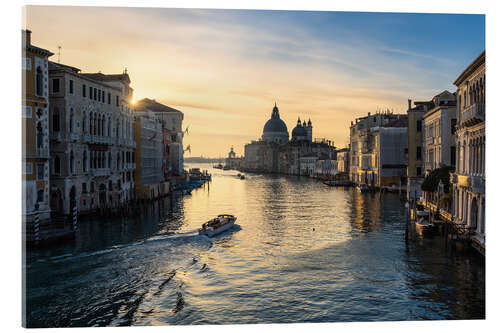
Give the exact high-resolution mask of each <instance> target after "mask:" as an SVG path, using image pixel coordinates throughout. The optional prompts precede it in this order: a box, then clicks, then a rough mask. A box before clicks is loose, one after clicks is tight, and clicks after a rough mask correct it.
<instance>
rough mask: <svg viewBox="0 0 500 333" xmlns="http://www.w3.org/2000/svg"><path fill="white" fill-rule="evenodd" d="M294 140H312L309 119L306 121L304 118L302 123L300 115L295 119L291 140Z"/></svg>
mask: <svg viewBox="0 0 500 333" xmlns="http://www.w3.org/2000/svg"><path fill="white" fill-rule="evenodd" d="M296 141H309V142H311V141H312V123H311V119H309V121H308V122H307V125H306V121H305V120H304V123H302V124H301V123H300V117H299V119H298V120H297V126H295V128H294V129H293V131H292V142H296Z"/></svg>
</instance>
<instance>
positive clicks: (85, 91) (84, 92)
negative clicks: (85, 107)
mask: <svg viewBox="0 0 500 333" xmlns="http://www.w3.org/2000/svg"><path fill="white" fill-rule="evenodd" d="M82 97H87V86H86V85H85V84H84V85H82Z"/></svg>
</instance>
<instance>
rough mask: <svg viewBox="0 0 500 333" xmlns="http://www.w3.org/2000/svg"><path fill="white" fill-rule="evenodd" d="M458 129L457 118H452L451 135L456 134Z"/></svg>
mask: <svg viewBox="0 0 500 333" xmlns="http://www.w3.org/2000/svg"><path fill="white" fill-rule="evenodd" d="M456 131H457V120H456V119H452V120H451V135H453V134H455V132H456Z"/></svg>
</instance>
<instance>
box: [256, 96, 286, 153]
mask: <svg viewBox="0 0 500 333" xmlns="http://www.w3.org/2000/svg"><path fill="white" fill-rule="evenodd" d="M288 137H289V135H288V129H287V127H286V124H285V122H284V121H283V120H281V119H280V112H279V110H278V107H277V106H276V103H274V108H273V112H272V113H271V119H269V120H268V121H267V122H266V124H265V125H264V131H263V133H262V141H266V142H275V143H278V144H286V143H288Z"/></svg>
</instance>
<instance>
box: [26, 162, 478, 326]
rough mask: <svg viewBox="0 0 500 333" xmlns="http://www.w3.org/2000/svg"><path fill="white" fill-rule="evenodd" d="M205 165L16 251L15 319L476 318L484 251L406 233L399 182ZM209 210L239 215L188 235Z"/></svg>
mask: <svg viewBox="0 0 500 333" xmlns="http://www.w3.org/2000/svg"><path fill="white" fill-rule="evenodd" d="M207 167H209V166H202V168H207ZM211 172H213V174H214V175H213V181H212V183H211V184H210V186H208V185H205V187H204V188H201V189H198V190H194V191H193V194H192V195H191V196H185V197H180V196H179V197H175V198H173V199H167V200H165V201H164V202H161V203H156V204H155V205H154V206H151V207H148V209H147V210H146V212H145V213H144V215H143V217H141V218H140V219H113V220H96V221H86V222H82V224H81V226H80V232H79V233H78V235H77V239H76V241H75V243H71V244H68V245H67V246H63V247H58V248H51V249H45V250H40V251H33V252H28V253H27V254H26V256H27V259H26V264H25V265H24V270H25V274H26V275H25V276H26V283H25V285H26V310H25V313H26V323H27V326H28V327H54V326H56V327H58V326H119V325H165V324H236V323H289V322H336V321H382V320H422V319H423V320H425V319H473V318H484V317H485V282H484V281H485V273H484V270H485V269H484V262H483V261H482V260H481V258H479V257H477V256H474V255H472V254H464V253H455V252H452V251H450V250H449V249H448V248H447V247H446V246H445V242H444V240H443V239H442V238H441V237H434V238H430V239H421V238H413V237H412V238H411V239H410V242H409V243H408V244H405V241H404V233H405V216H404V208H403V205H402V204H401V201H400V199H399V197H398V195H396V194H384V195H379V194H361V193H359V191H356V190H354V189H341V188H331V187H327V186H325V185H323V184H321V183H320V182H315V181H313V180H310V179H307V178H293V177H278V176H267V175H248V177H247V179H246V180H240V179H238V178H237V177H236V176H235V174H236V172H232V171H221V170H211ZM220 213H230V214H234V215H236V216H237V217H238V220H237V222H236V223H237V224H238V226H235V227H234V228H233V229H232V230H231V231H229V232H227V233H225V234H223V235H220V236H218V237H216V238H212V239H209V238H207V237H205V236H198V235H197V231H196V229H197V228H198V227H199V226H200V225H201V224H202V223H203V222H205V221H206V220H208V219H209V218H211V217H213V216H215V215H217V214H220Z"/></svg>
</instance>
